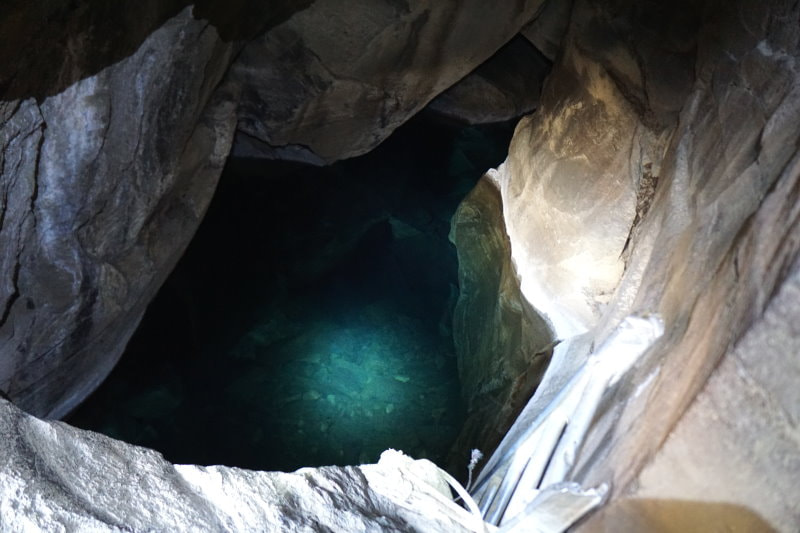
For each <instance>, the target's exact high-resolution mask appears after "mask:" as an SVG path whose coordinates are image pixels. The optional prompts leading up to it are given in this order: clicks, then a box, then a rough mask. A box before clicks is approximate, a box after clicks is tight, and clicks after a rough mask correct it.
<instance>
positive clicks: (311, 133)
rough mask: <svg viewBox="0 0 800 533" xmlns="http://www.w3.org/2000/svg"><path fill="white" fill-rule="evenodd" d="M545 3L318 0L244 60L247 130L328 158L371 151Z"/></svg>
mask: <svg viewBox="0 0 800 533" xmlns="http://www.w3.org/2000/svg"><path fill="white" fill-rule="evenodd" d="M541 2H542V0H526V1H524V2H521V3H507V2H503V3H498V4H487V3H486V2H481V1H479V0H462V1H460V2H438V3H435V4H431V3H430V2H424V1H421V0H411V1H404V2H388V1H387V2H379V3H372V4H370V5H369V6H368V7H367V6H366V5H365V6H362V7H356V6H355V5H354V4H352V3H346V2H341V1H336V0H318V1H317V2H315V3H314V5H313V7H312V8H311V9H307V10H305V11H302V12H300V13H297V14H295V15H294V16H293V17H292V18H290V19H289V20H288V21H286V23H284V24H282V25H280V26H278V27H276V28H274V29H273V30H271V31H269V32H267V33H266V34H264V35H263V36H262V37H260V38H259V39H257V40H255V41H253V42H251V43H250V44H248V46H247V47H246V48H245V49H244V50H243V51H242V54H241V55H240V56H239V58H238V59H237V61H236V63H235V64H234V66H233V71H232V73H231V77H232V79H234V80H236V81H237V82H239V83H240V84H241V85H242V87H243V93H242V102H241V107H240V109H239V118H240V125H239V128H240V129H241V131H243V132H244V133H246V134H247V135H249V136H250V137H254V138H256V139H260V140H261V141H262V142H264V143H266V144H268V145H270V146H271V147H286V146H289V145H299V146H302V147H304V148H306V149H308V150H310V151H312V152H313V153H314V154H316V155H317V156H319V157H320V158H322V159H323V160H325V161H328V162H330V161H334V160H337V159H342V158H347V157H353V156H356V155H359V154H363V153H365V152H367V151H369V150H370V149H372V148H374V147H375V146H377V145H378V144H379V143H380V142H381V141H383V140H384V139H385V138H386V137H387V136H388V135H389V134H391V132H392V131H394V129H395V128H397V127H398V126H399V125H400V124H402V123H403V122H405V121H406V120H407V119H408V118H409V117H411V116H412V115H413V114H414V113H416V112H417V111H419V110H420V109H422V107H423V106H425V104H427V103H428V102H429V101H430V100H431V99H433V98H434V97H435V96H436V95H437V94H439V93H440V92H442V91H443V90H445V89H447V88H448V87H449V86H450V85H452V84H454V83H455V82H456V81H458V80H459V79H461V78H463V77H464V76H465V75H466V74H468V73H469V72H470V71H471V70H473V69H474V68H475V67H476V66H477V65H479V64H481V63H482V62H483V61H485V60H486V59H487V58H489V57H490V56H491V55H492V54H494V53H495V52H496V51H497V50H498V49H499V48H500V47H501V46H502V45H504V44H505V43H506V42H508V40H509V39H511V38H512V37H513V36H514V35H515V34H516V33H517V32H518V31H519V29H520V28H521V27H522V26H523V25H524V24H525V23H527V22H528V21H529V20H530V19H531V18H532V17H533V15H534V13H535V12H536V9H537V8H538V6H539V5H540V4H541ZM488 21H491V23H487V22H488Z"/></svg>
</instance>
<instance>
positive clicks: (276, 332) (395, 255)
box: [69, 115, 512, 470]
mask: <svg viewBox="0 0 800 533" xmlns="http://www.w3.org/2000/svg"><path fill="white" fill-rule="evenodd" d="M511 133H512V128H511V126H510V125H493V126H486V127H464V126H460V125H456V124H450V123H445V122H441V121H439V120H437V119H436V118H433V117H431V116H426V115H421V116H419V117H417V118H415V119H414V120H412V121H411V122H409V123H408V124H407V125H405V126H404V127H403V128H401V129H400V130H398V131H397V132H396V133H395V134H394V135H393V136H392V137H391V138H390V139H389V140H387V141H386V142H385V143H383V144H382V145H381V146H380V147H378V148H377V149H376V150H374V151H373V152H371V153H370V154H368V155H366V156H363V157H360V158H356V159H352V160H348V161H343V162H340V163H337V164H335V165H332V166H330V167H326V168H316V167H311V166H306V165H302V164H296V163H286V162H263V161H253V160H234V161H230V162H229V164H228V166H227V167H226V169H225V172H224V173H223V176H222V179H221V183H220V187H219V190H218V191H217V194H216V196H215V198H214V200H213V202H212V205H211V207H210V209H209V213H208V215H207V216H206V218H205V220H204V221H203V224H202V225H201V227H200V229H199V230H198V233H197V235H196V237H195V239H194V240H193V242H192V243H191V245H190V247H189V249H188V250H187V252H186V254H185V255H184V257H183V258H182V259H181V261H180V263H179V264H178V266H177V267H176V269H175V271H174V272H173V273H172V275H171V276H170V278H169V279H168V280H167V282H166V283H165V285H164V287H163V288H162V290H161V291H160V292H159V294H158V296H157V297H156V299H155V301H154V302H153V303H152V304H151V306H150V308H149V309H148V311H147V314H146V315H145V318H144V319H143V321H142V324H141V326H140V328H139V330H138V331H137V333H136V334H135V336H134V338H133V339H132V340H131V342H130V344H129V346H128V349H127V351H126V353H125V354H124V356H123V358H122V360H121V362H120V364H119V365H118V366H117V367H116V368H115V370H114V371H113V372H112V374H111V375H110V376H109V378H108V379H107V380H106V382H105V383H104V384H103V385H102V386H101V387H100V388H99V389H98V390H97V391H96V392H95V394H93V395H92V397H91V398H89V400H87V401H86V402H85V403H84V404H83V405H82V406H81V407H80V408H79V409H78V410H77V411H76V412H75V413H73V414H72V415H71V417H70V418H69V422H71V423H72V424H74V425H76V426H79V427H83V428H87V429H93V430H96V431H100V432H102V433H105V434H107V435H110V436H113V437H116V438H120V439H123V440H126V441H128V442H131V443H135V444H140V445H144V446H148V447H152V448H155V449H157V450H159V451H161V452H162V453H164V455H165V456H166V457H167V458H168V459H169V460H171V461H173V462H179V463H199V464H226V465H233V466H241V467H246V468H258V469H268V470H294V469H296V468H299V467H302V466H318V465H327V464H339V465H345V464H358V463H363V462H373V461H375V460H376V459H377V458H378V456H379V454H380V452H381V451H383V450H384V449H386V448H390V447H392V448H397V449H401V450H403V451H405V452H406V453H408V454H409V455H411V456H413V457H418V458H420V457H426V458H430V459H432V460H434V461H438V462H442V460H443V458H444V456H445V455H446V453H447V451H448V449H449V447H450V446H451V444H452V442H453V440H454V438H455V437H456V435H457V433H458V431H459V429H460V426H461V424H462V422H463V419H464V411H463V406H462V403H461V396H460V387H459V383H458V372H457V367H456V359H455V356H454V351H453V342H452V336H451V331H450V322H451V315H452V308H453V304H454V302H455V299H456V297H457V294H458V288H457V277H456V270H457V262H456V256H455V250H454V249H453V247H452V245H451V244H450V243H449V241H448V240H447V234H448V231H449V223H450V217H451V216H452V215H453V213H454V211H455V208H456V206H457V205H458V203H459V202H460V201H461V199H462V198H463V197H464V195H465V194H466V193H467V192H469V190H470V189H471V188H472V186H473V185H474V184H475V182H476V181H477V179H478V178H479V177H480V175H481V174H482V173H483V171H485V170H486V169H487V168H489V167H492V166H496V165H497V164H499V163H500V162H501V161H502V159H503V158H504V157H505V150H506V147H507V146H508V142H509V140H510V136H511Z"/></svg>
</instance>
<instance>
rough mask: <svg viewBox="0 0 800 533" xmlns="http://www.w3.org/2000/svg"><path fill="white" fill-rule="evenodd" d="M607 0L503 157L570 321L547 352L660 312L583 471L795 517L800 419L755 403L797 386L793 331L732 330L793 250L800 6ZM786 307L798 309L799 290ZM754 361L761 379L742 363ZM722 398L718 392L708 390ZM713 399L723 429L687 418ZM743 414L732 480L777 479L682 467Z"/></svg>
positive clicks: (581, 345) (600, 425)
mask: <svg viewBox="0 0 800 533" xmlns="http://www.w3.org/2000/svg"><path fill="white" fill-rule="evenodd" d="M606 6H607V7H604V5H603V4H602V3H600V2H594V1H591V0H579V1H577V2H575V6H574V8H573V11H572V19H571V24H570V28H569V30H568V33H567V35H566V37H565V48H564V50H563V51H562V53H561V54H560V55H559V61H557V63H556V64H555V65H554V68H553V74H552V76H551V78H550V79H549V81H548V84H547V85H546V87H545V89H544V91H543V97H542V104H541V108H540V110H539V111H537V113H535V114H534V115H533V116H531V117H530V118H526V119H524V120H523V121H522V122H521V123H520V125H519V126H518V128H517V131H516V133H515V137H514V140H513V141H512V145H511V148H510V154H509V158H508V160H507V161H506V163H505V164H504V165H503V166H502V167H501V168H500V169H499V171H498V172H497V174H496V175H495V180H496V181H497V182H498V184H499V189H500V191H501V194H502V199H503V213H504V218H505V225H506V229H507V232H508V235H509V238H510V242H511V255H512V262H513V264H514V265H515V267H516V273H517V275H518V276H519V278H520V286H521V291H522V294H523V295H524V296H525V297H526V299H527V300H528V301H529V302H530V303H531V304H532V305H533V306H534V307H535V308H536V309H537V310H539V311H540V312H541V313H542V314H543V315H544V316H545V318H546V319H547V320H548V321H549V323H550V324H551V326H552V327H553V329H554V331H555V335H556V336H557V337H559V338H570V339H571V340H570V341H569V342H565V343H562V344H561V345H559V346H557V347H556V350H555V354H554V357H553V363H552V364H554V365H558V366H559V367H561V368H563V369H565V372H564V373H562V377H563V374H567V373H568V372H567V370H569V369H570V368H574V367H575V366H576V365H578V364H580V362H581V361H582V360H583V358H585V356H586V354H587V353H588V352H589V350H591V347H592V346H593V345H598V344H599V343H600V342H602V340H603V339H604V338H605V336H606V335H607V334H608V332H609V331H610V329H611V328H613V327H614V325H615V324H616V323H617V322H618V321H619V320H620V319H621V318H622V317H623V316H625V315H627V314H629V313H631V312H637V311H645V312H646V311H655V312H658V313H660V314H661V315H662V316H663V318H664V320H665V323H666V333H665V336H664V337H663V338H662V339H661V340H660V341H659V343H658V344H657V345H656V346H655V347H654V348H653V349H652V350H650V352H649V353H648V354H646V355H645V357H644V360H643V361H642V362H641V363H640V365H639V366H638V367H637V368H636V369H635V370H634V372H633V375H632V376H631V380H630V382H629V383H628V384H627V385H626V386H625V387H623V389H622V390H620V391H619V392H618V394H617V395H616V396H615V397H614V399H613V401H609V402H608V404H606V406H605V407H604V409H603V410H602V412H601V415H600V416H598V417H597V418H596V419H595V421H594V423H593V427H592V430H591V431H590V433H589V436H588V440H587V442H586V443H585V445H584V446H583V449H582V450H581V451H580V453H579V455H578V458H577V465H576V467H575V468H574V470H573V472H572V477H573V478H574V479H576V480H578V481H582V482H584V483H585V484H586V485H588V486H593V485H596V484H598V483H600V482H604V481H609V482H611V483H612V486H613V488H614V497H615V498H621V497H630V496H633V495H637V494H638V493H639V492H640V491H641V494H642V495H643V496H650V495H655V496H667V497H675V496H676V495H678V494H686V495H697V494H698V493H699V492H701V491H705V492H706V497H705V498H704V500H705V501H708V500H714V501H716V502H718V503H720V504H726V505H733V504H737V505H746V506H747V509H746V511H747V512H748V513H749V514H750V515H752V514H757V515H761V516H763V517H767V518H768V521H769V523H770V524H772V525H773V526H774V527H781V528H783V529H786V530H791V529H790V527H791V526H790V524H795V525H796V523H797V506H796V504H795V503H794V500H796V494H791V493H789V494H787V493H783V492H782V491H781V490H780V487H794V488H795V489H796V486H797V485H796V479H798V478H799V477H800V460H798V457H800V446H799V445H798V439H797V422H796V420H793V419H792V417H791V415H789V414H788V413H781V412H780V409H777V408H776V411H777V412H775V413H770V414H767V413H766V412H765V409H764V407H762V406H761V405H759V402H763V401H769V402H770V403H772V404H774V405H776V406H777V405H781V404H782V405H787V404H790V403H791V398H792V397H793V396H792V395H793V394H794V392H792V391H793V390H794V388H795V387H794V386H793V385H792V384H791V383H790V382H788V381H787V380H786V378H785V376H784V372H786V371H787V370H789V369H793V368H794V363H791V364H789V363H787V358H789V357H793V358H795V359H796V351H795V350H796V348H795V347H794V345H793V343H794V341H792V340H790V339H791V338H792V337H791V336H788V338H787V336H781V335H779V334H780V333H781V331H784V329H785V328H784V327H783V326H781V325H780V324H774V323H770V322H769V319H768V318H767V319H765V321H764V322H763V327H764V328H766V330H765V331H762V332H761V333H754V335H759V336H760V337H761V338H764V337H769V338H772V339H774V341H773V344H772V345H771V346H770V351H774V352H775V353H774V354H773V355H769V356H768V355H766V354H759V356H758V363H759V364H758V365H757V367H756V366H754V365H753V364H752V362H751V363H748V364H745V365H744V367H742V364H740V363H737V361H740V360H741V357H742V356H741V355H737V352H736V351H734V347H735V345H736V342H737V341H739V339H742V338H744V336H745V333H746V332H747V331H748V330H749V329H750V328H751V327H755V326H754V324H757V323H758V320H759V318H760V317H761V316H762V313H764V311H765V309H766V308H767V306H768V304H769V303H770V301H771V300H772V299H773V297H774V296H775V294H776V293H778V291H779V290H780V287H781V285H782V283H784V278H785V277H786V276H787V274H788V273H789V271H790V269H789V266H790V265H792V263H793V262H794V261H795V258H796V257H797V255H798V249H800V238H799V237H798V236H800V227H798V221H799V220H800V156H799V155H798V139H800V83H798V81H799V80H800V74H799V73H798V64H797V61H798V56H800V49H799V48H798V44H799V39H800V30H798V27H797V24H796V20H797V19H798V16H799V15H800V12H799V11H798V9H800V8H798V6H797V4H796V3H793V2H788V1H781V0H777V1H774V2H769V3H761V4H758V5H754V4H752V3H750V2H744V1H741V2H735V3H734V4H732V5H726V6H725V7H724V8H721V7H720V6H719V5H717V4H716V3H714V2H702V3H697V2H679V3H678V4H674V3H673V4H669V5H668V6H667V5H666V4H663V3H660V2H632V1H630V2H628V1H621V2H614V3H613V5H610V4H607V5H606ZM785 290H787V291H789V290H791V289H789V288H787V289H785ZM780 302H783V300H780ZM775 305H777V306H778V307H779V308H781V309H782V311H781V312H782V313H789V312H791V313H792V314H796V313H797V305H798V303H797V300H796V299H795V300H793V301H791V303H788V302H787V303H776V304H775ZM758 327H762V326H758ZM782 328H784V329H782ZM754 331H755V330H754ZM795 334H796V333H795ZM574 335H579V336H578V337H573V336H574ZM780 339H783V340H780ZM746 345H747V340H746V339H745V340H743V341H742V346H746ZM740 349H742V350H744V349H745V348H740ZM737 367H738V370H737V376H738V377H735V376H733V375H732V373H731V368H737ZM755 368H757V372H758V374H757V375H758V378H753V377H747V373H748V372H747V369H750V371H755ZM715 369H716V370H715ZM790 371H794V370H790ZM712 373H714V378H713V379H712V380H711V381H709V377H710V376H711V375H712ZM753 380H756V382H754V381H753ZM706 383H708V385H706ZM756 383H757V385H756ZM556 385H557V383H543V384H542V386H543V387H545V386H556ZM706 386H707V392H706V393H705V394H704V395H703V396H701V397H700V398H699V399H698V400H697V404H696V405H695V407H693V408H692V409H693V412H689V413H688V414H686V419H685V420H686V421H685V422H680V423H679V420H681V418H682V417H683V416H684V414H685V413H686V412H687V408H689V406H690V405H691V404H692V402H693V399H694V398H695V396H696V395H697V393H698V392H699V391H701V390H702V389H703V387H706ZM755 397H758V398H761V400H759V402H756V403H755V404H753V403H751V402H746V401H743V400H744V399H745V398H754V399H755ZM713 398H716V399H719V400H721V403H720V404H713V407H711V406H710V403H709V402H711V401H712V399H713ZM734 399H736V403H735V404H733V403H731V402H733V401H734ZM766 411H772V409H769V408H768V409H766ZM704 413H705V415H706V416H708V417H710V418H711V419H714V420H715V423H714V424H709V425H708V426H706V425H705V424H702V425H703V427H704V428H707V429H708V430H709V431H719V432H720V433H719V434H716V435H713V436H703V435H698V434H697V433H694V434H692V435H691V436H689V432H690V430H691V429H692V428H693V429H699V427H700V425H701V423H700V422H698V417H702V416H703V414H704ZM676 424H678V426H677V427H676ZM673 428H675V432H674V434H673V436H672V437H671V440H670V441H668V444H667V446H666V447H665V448H664V449H663V451H662V452H660V454H658V455H657V453H658V450H659V448H661V446H662V444H663V443H664V441H665V439H666V438H667V436H668V435H669V433H670V431H672V430H673ZM687 428H688V429H687ZM730 431H732V432H733V433H732V434H733V435H744V434H745V433H746V432H748V431H750V432H754V433H757V436H755V437H751V438H750V439H743V440H742V441H741V447H742V448H741V449H738V451H737V452H736V454H735V455H734V452H730V453H731V457H730V458H729V459H730V461H731V462H725V463H724V464H726V465H728V467H730V468H733V466H732V465H733V464H737V465H738V464H739V463H738V462H737V463H734V462H733V461H734V459H735V458H736V457H739V458H740V457H741V454H742V453H743V452H744V450H750V451H752V454H750V455H749V456H748V459H747V461H748V462H749V463H751V464H755V465H758V466H759V467H760V468H761V469H756V468H751V467H747V466H745V465H741V466H739V467H738V468H739V470H738V472H737V473H736V477H735V480H733V479H731V478H728V479H731V482H735V483H736V484H737V485H738V486H739V487H747V486H751V487H758V486H762V484H763V483H764V482H765V481H764V480H769V484H770V485H771V486H772V487H774V488H775V490H769V491H766V490H765V491H755V490H748V489H746V488H742V489H741V491H739V490H737V489H732V488H724V487H720V486H715V485H714V484H713V482H712V481H710V480H708V479H707V478H704V477H703V478H702V480H701V479H700V478H699V477H695V476H689V475H686V476H680V475H676V472H681V471H686V470H688V469H691V468H692V465H695V464H696V462H697V460H696V459H691V458H690V456H691V455H692V454H693V453H694V451H693V450H695V449H699V450H703V447H704V446H705V445H706V444H707V445H708V446H709V447H713V446H714V443H716V442H718V441H719V440H720V439H724V437H725V435H726V434H730V433H727V432H730ZM507 438H508V439H511V440H513V439H514V438H515V435H514V434H511V435H509V436H508V437H507ZM673 443H674V444H673ZM679 450H681V451H682V453H677V452H678V451H679ZM698 453H699V454H700V456H701V457H703V456H706V455H707V454H708V453H709V452H708V451H699V452H698ZM654 456H655V457H657V458H656V459H655V462H654V463H653V466H652V467H651V468H650V469H648V470H646V471H645V472H644V473H643V474H641V476H640V472H642V468H643V467H644V466H645V464H647V462H648V461H650V460H651V459H652V458H653V457H654ZM708 468H709V470H708V472H710V471H711V470H712V469H713V471H714V472H716V471H717V469H718V468H720V467H719V466H717V465H709V466H708ZM666 484H671V485H670V489H669V491H664V490H661V491H659V490H658V489H657V488H654V487H663V486H665V485H666ZM795 492H796V491H795ZM745 495H746V496H745ZM623 529H624V527H622V525H621V524H616V525H614V524H612V525H611V526H609V529H608V530H615V531H619V530H623Z"/></svg>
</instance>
